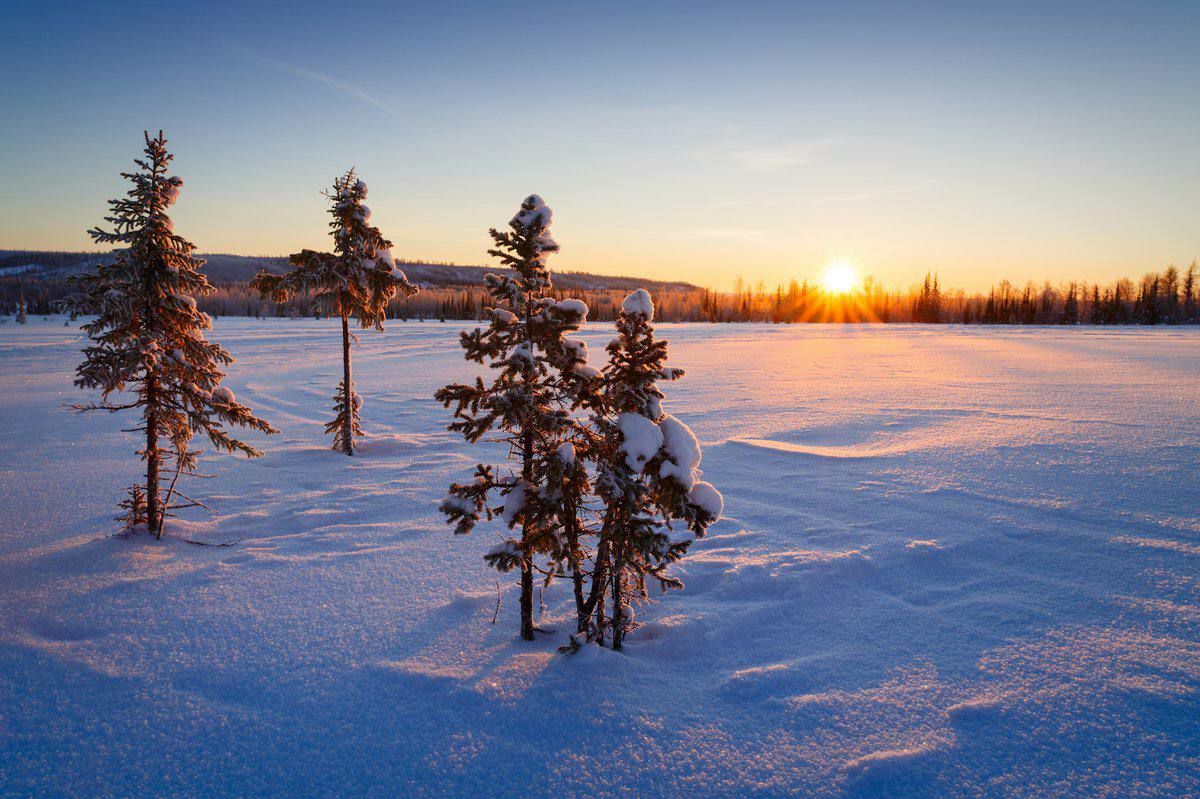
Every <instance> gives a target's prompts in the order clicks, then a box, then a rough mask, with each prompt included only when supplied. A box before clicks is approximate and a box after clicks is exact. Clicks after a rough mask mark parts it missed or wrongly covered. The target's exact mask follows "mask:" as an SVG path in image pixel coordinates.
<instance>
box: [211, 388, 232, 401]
mask: <svg viewBox="0 0 1200 799" xmlns="http://www.w3.org/2000/svg"><path fill="white" fill-rule="evenodd" d="M212 397H213V399H215V400H216V401H217V402H224V403H225V404H226V405H232V404H233V403H234V402H235V401H236V399H237V397H236V396H235V395H234V393H233V389H231V388H229V386H217V387H216V388H215V389H213V393H212Z"/></svg>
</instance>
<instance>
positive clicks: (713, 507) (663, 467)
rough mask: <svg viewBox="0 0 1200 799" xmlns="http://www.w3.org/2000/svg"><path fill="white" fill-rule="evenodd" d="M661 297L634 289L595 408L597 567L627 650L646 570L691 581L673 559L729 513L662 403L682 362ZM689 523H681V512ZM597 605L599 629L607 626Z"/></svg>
mask: <svg viewBox="0 0 1200 799" xmlns="http://www.w3.org/2000/svg"><path fill="white" fill-rule="evenodd" d="M653 319H654V304H653V302H652V300H651V298H650V295H649V294H648V293H647V292H646V291H645V290H644V289H638V290H637V291H635V292H633V293H632V294H630V295H629V296H628V297H627V298H626V299H625V301H624V303H623V304H622V305H621V310H620V313H619V314H618V316H617V321H616V326H617V337H616V338H615V339H613V341H612V342H611V343H610V344H609V345H608V348H607V349H608V354H609V360H608V365H607V366H606V367H605V369H604V375H603V383H602V386H601V395H602V398H601V402H600V404H599V406H598V411H597V412H596V413H595V415H594V419H593V428H594V430H595V431H596V433H597V438H598V443H597V444H596V445H595V453H594V457H595V459H596V468H597V476H596V492H597V494H598V495H599V497H600V499H601V501H602V503H603V506H604V510H603V523H602V526H601V529H600V543H599V546H598V553H599V554H598V558H597V561H598V562H597V566H596V572H597V574H596V575H595V576H594V577H593V580H598V581H599V590H600V592H601V593H602V594H603V593H604V592H605V586H607V593H608V595H609V596H610V597H611V601H612V617H611V619H612V620H611V625H610V626H611V629H612V647H613V649H617V650H619V649H621V647H622V645H623V640H624V637H625V633H626V632H627V631H628V629H629V628H630V626H631V624H632V622H633V605H634V603H635V601H636V600H637V599H638V598H645V597H646V596H647V592H646V579H647V578H651V579H653V580H655V581H657V582H658V584H659V585H660V587H661V588H662V589H663V590H664V591H665V590H666V589H668V588H678V587H681V586H682V583H681V582H680V581H679V580H678V579H677V578H675V577H673V576H671V575H670V574H668V573H667V570H666V568H667V566H668V565H670V564H671V563H674V562H675V561H677V560H678V559H679V558H681V557H683V555H684V554H685V553H686V552H687V550H688V547H689V546H690V545H691V543H692V541H693V540H694V538H695V537H698V536H702V535H704V533H705V531H706V530H707V529H708V527H709V525H711V524H712V523H713V522H715V521H716V520H717V519H718V518H719V517H720V515H721V511H722V509H723V501H722V498H721V495H720V493H718V492H717V490H716V489H715V488H713V486H712V485H710V484H709V483H706V482H704V481H703V480H701V479H700V475H701V472H700V468H699V467H700V444H699V442H698V441H697V439H696V436H695V435H694V434H693V433H692V431H691V430H690V429H689V428H688V427H687V425H685V424H684V423H683V422H681V421H679V420H678V419H676V418H675V417H674V416H671V415H670V414H666V413H664V412H663V409H662V400H663V393H662V390H661V389H659V387H658V382H659V381H660V380H677V379H679V378H680V377H682V376H683V370H681V369H675V368H671V367H668V366H666V360H667V342H666V341H665V340H661V339H655V337H654V328H653V326H652V325H651V321H652V320H653ZM675 520H678V521H682V522H683V523H684V525H686V527H687V528H688V531H686V532H685V531H673V530H672V528H671V522H672V521H675ZM603 612H604V603H603V601H601V602H600V603H598V605H597V609H596V613H597V619H596V625H595V626H596V630H597V633H598V634H599V636H600V637H601V639H602V636H603V631H604V628H605V626H606V624H605V620H604V618H603Z"/></svg>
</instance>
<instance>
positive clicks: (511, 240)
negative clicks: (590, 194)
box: [436, 195, 598, 640]
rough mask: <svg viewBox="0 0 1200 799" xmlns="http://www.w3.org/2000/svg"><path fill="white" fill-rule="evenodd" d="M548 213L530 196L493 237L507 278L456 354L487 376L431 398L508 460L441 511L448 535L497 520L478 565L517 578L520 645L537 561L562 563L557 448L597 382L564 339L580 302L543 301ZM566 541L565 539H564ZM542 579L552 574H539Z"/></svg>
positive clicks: (564, 489) (565, 459)
mask: <svg viewBox="0 0 1200 799" xmlns="http://www.w3.org/2000/svg"><path fill="white" fill-rule="evenodd" d="M551 219H552V214H551V211H550V208H549V207H547V206H546V204H545V203H544V202H543V201H542V199H541V198H540V197H538V196H537V195H531V196H529V197H527V198H526V199H525V201H524V202H523V203H522V204H521V207H520V209H519V210H518V211H517V214H516V216H514V217H513V218H512V220H511V221H510V222H509V225H508V229H507V230H504V231H499V230H496V229H494V228H493V229H492V230H491V231H489V232H490V235H491V237H492V241H493V242H494V243H495V247H494V248H493V249H490V250H489V251H488V254H489V255H492V256H494V257H496V258H497V259H499V261H500V263H501V264H503V265H504V266H506V267H508V268H510V269H511V270H512V272H513V274H511V275H488V276H487V290H488V292H489V294H490V295H491V296H492V298H493V300H494V301H495V303H496V307H494V308H489V309H487V312H486V314H485V318H486V320H487V326H486V327H480V328H476V329H474V330H469V331H464V332H463V333H462V335H461V345H462V348H463V350H464V357H465V358H466V359H467V360H468V361H472V362H475V363H479V364H484V365H487V366H489V367H490V368H491V370H492V372H493V374H494V377H493V379H492V381H491V383H490V384H485V383H484V380H483V378H482V377H477V378H476V379H475V382H473V383H455V384H451V385H448V386H446V387H444V388H442V389H439V390H438V392H437V394H436V397H437V399H438V401H439V402H441V403H442V404H443V405H444V406H445V407H447V408H451V407H453V409H454V420H453V421H452V422H451V423H450V425H449V428H448V429H450V430H451V431H455V432H458V433H461V434H462V436H463V437H464V438H465V439H466V440H467V441H469V442H472V443H475V442H477V441H479V440H481V439H483V438H485V437H488V438H489V440H494V441H499V442H503V443H505V444H507V445H508V447H509V451H510V452H511V453H512V455H511V457H512V460H513V462H514V463H513V468H512V470H511V473H509V474H502V473H500V472H499V471H498V470H497V469H496V468H495V467H494V466H491V465H485V464H479V465H478V466H477V467H476V469H475V479H474V481H473V482H470V483H464V484H458V483H455V484H452V485H451V486H450V492H449V496H448V497H447V498H446V499H445V500H444V501H443V502H442V504H441V510H442V512H443V513H445V514H446V518H447V522H448V523H449V524H452V525H454V527H455V532H456V533H459V534H466V533H469V532H471V530H472V529H473V528H474V527H475V525H476V524H477V523H478V522H479V521H480V520H481V519H487V520H491V519H493V518H495V517H497V516H498V517H499V518H500V519H501V520H502V521H503V523H504V525H505V527H506V528H507V529H509V530H517V529H519V530H520V532H519V534H518V535H517V536H516V537H511V536H506V537H505V538H504V540H502V541H501V542H500V543H499V544H498V545H497V546H495V547H493V548H492V549H491V550H490V551H489V552H488V554H487V555H486V556H485V560H486V561H487V562H488V563H489V564H490V565H491V566H493V567H494V568H496V569H497V570H499V571H501V572H508V571H512V570H514V569H519V570H520V573H521V583H520V585H521V596H520V609H521V637H522V638H524V639H525V640H533V637H534V629H535V628H534V623H533V574H534V570H535V568H537V567H536V565H535V562H534V561H535V557H536V556H538V555H539V554H545V555H548V556H549V557H550V559H551V560H557V559H560V558H565V557H567V556H566V555H565V554H564V546H565V541H566V540H567V536H566V535H564V529H565V528H566V527H567V525H566V524H565V523H564V516H565V515H566V514H569V513H573V511H568V510H564V509H565V508H567V507H568V506H570V505H571V503H572V502H573V501H574V498H576V497H577V495H578V492H579V487H580V485H581V483H580V474H581V472H580V470H579V469H578V468H577V464H576V463H575V462H574V460H573V458H571V457H570V451H569V449H568V448H566V447H564V446H563V445H564V444H569V443H570V439H571V437H572V436H573V435H574V434H575V433H576V432H577V423H576V421H575V419H574V418H573V416H572V413H571V410H572V408H573V407H574V406H575V405H576V404H577V402H578V401H579V397H580V396H581V395H582V394H583V393H586V392H587V391H588V386H589V385H594V384H595V383H596V381H597V379H598V374H597V373H596V372H595V371H594V370H591V369H590V368H589V367H588V366H587V365H586V348H585V347H581V346H580V345H581V344H582V342H578V341H575V340H572V339H570V338H568V337H567V334H568V333H570V332H572V331H574V330H577V329H578V328H579V327H580V325H582V324H583V322H584V321H585V320H586V318H587V306H586V305H584V304H583V303H582V302H580V301H579V300H572V299H567V300H561V301H555V300H554V299H553V298H552V297H549V296H547V294H548V292H549V290H550V286H551V280H550V273H549V271H548V269H547V267H546V259H547V257H548V256H549V255H550V254H551V253H554V252H557V251H558V244H557V243H556V242H555V241H554V239H552V238H551V237H550V224H551ZM568 535H569V534H568ZM543 571H545V573H546V574H547V577H548V578H549V576H550V575H551V574H552V572H551V571H549V570H543Z"/></svg>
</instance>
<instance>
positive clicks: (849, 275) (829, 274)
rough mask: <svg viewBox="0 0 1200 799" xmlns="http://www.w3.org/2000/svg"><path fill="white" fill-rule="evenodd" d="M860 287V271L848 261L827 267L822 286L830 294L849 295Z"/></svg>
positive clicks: (834, 263) (837, 262) (835, 262)
mask: <svg viewBox="0 0 1200 799" xmlns="http://www.w3.org/2000/svg"><path fill="white" fill-rule="evenodd" d="M857 285H858V270H856V269H855V268H854V267H853V266H851V265H850V264H849V263H847V262H846V261H834V262H833V263H831V264H830V265H829V266H827V267H825V275H824V276H823V277H822V278H821V286H822V287H823V288H824V289H825V290H826V291H827V292H829V293H830V294H849V293H850V292H851V291H853V290H854V288H855V287H856V286H857Z"/></svg>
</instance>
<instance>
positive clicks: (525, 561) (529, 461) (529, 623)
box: [521, 425, 533, 641]
mask: <svg viewBox="0 0 1200 799" xmlns="http://www.w3.org/2000/svg"><path fill="white" fill-rule="evenodd" d="M522 443H523V448H522V449H523V451H522V453H521V454H522V457H523V459H522V461H521V477H522V478H523V479H524V480H525V481H526V482H530V481H532V480H533V431H532V430H530V429H529V428H528V425H526V429H525V440H524V441H523V442H522ZM531 549H532V547H531V546H530V544H529V529H528V527H527V525H526V523H525V522H524V521H522V522H521V550H522V557H521V637H522V638H524V639H525V640H526V641H532V640H533V552H532V551H531Z"/></svg>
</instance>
